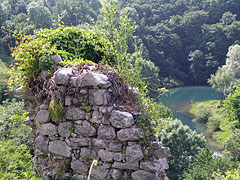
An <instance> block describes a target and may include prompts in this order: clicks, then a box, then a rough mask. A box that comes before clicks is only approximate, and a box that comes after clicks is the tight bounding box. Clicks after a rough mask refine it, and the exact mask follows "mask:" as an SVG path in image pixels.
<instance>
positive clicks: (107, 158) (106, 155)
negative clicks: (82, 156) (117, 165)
mask: <svg viewBox="0 0 240 180" xmlns="http://www.w3.org/2000/svg"><path fill="white" fill-rule="evenodd" d="M98 156H99V157H100V158H101V160H102V161H104V162H112V161H113V153H112V152H109V151H107V150H104V149H100V150H99V151H98Z"/></svg>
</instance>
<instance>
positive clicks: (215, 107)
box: [190, 100, 233, 143]
mask: <svg viewBox="0 0 240 180" xmlns="http://www.w3.org/2000/svg"><path fill="white" fill-rule="evenodd" d="M201 109H204V110H205V111H209V114H210V115H209V116H208V117H207V121H206V123H205V125H206V127H207V128H208V132H209V133H210V134H211V135H212V137H213V138H214V139H216V140H217V141H218V142H220V143H223V142H224V141H225V140H226V139H227V138H228V137H229V136H231V134H232V130H231V127H232V125H233V124H232V123H230V122H227V120H226V119H225V116H224V109H223V106H222V101H221V100H211V101H204V102H198V103H195V104H192V105H191V109H190V113H191V114H192V115H193V116H194V117H195V120H196V121H197V119H198V118H199V117H200V116H201V114H200V113H201Z"/></svg>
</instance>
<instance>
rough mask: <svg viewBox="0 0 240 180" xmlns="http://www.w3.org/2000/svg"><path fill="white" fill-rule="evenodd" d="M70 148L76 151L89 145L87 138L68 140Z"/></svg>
mask: <svg viewBox="0 0 240 180" xmlns="http://www.w3.org/2000/svg"><path fill="white" fill-rule="evenodd" d="M70 144H71V146H72V147H73V148H74V149H76V148H79V147H84V146H88V145H89V138H70Z"/></svg>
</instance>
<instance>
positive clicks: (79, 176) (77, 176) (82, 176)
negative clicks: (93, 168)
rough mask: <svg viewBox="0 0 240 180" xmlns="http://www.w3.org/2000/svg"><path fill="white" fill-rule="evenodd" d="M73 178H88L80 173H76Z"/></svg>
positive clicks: (78, 179) (85, 179) (77, 179)
mask: <svg viewBox="0 0 240 180" xmlns="http://www.w3.org/2000/svg"><path fill="white" fill-rule="evenodd" d="M73 178H75V179H76V180H87V176H84V175H79V174H74V175H73Z"/></svg>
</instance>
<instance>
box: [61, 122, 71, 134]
mask: <svg viewBox="0 0 240 180" xmlns="http://www.w3.org/2000/svg"><path fill="white" fill-rule="evenodd" d="M71 128H73V124H72V122H63V123H60V124H59V125H58V134H59V135H60V136H62V137H65V138H68V137H69V136H70V134H71V132H72V130H71Z"/></svg>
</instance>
